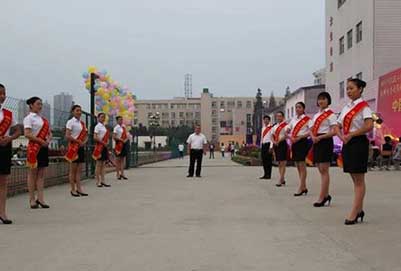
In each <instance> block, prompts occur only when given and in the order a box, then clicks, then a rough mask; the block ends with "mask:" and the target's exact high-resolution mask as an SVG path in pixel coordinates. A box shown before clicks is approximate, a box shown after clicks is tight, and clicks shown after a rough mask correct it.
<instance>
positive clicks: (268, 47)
mask: <svg viewBox="0 0 401 271" xmlns="http://www.w3.org/2000/svg"><path fill="white" fill-rule="evenodd" d="M0 34H1V41H0V49H1V51H0V82H2V83H3V84H5V85H6V86H7V89H8V94H9V95H10V96H14V97H18V98H21V97H27V96H30V95H33V94H39V95H41V96H42V97H44V98H45V99H48V100H51V101H52V98H51V97H52V95H53V94H55V93H58V92H61V91H66V92H70V93H72V94H73V95H74V98H75V100H76V101H77V102H79V103H82V104H84V105H87V103H88V102H87V101H88V96H87V92H86V91H85V90H84V86H83V79H82V77H81V74H82V72H83V71H85V70H86V69H87V67H88V66H89V65H95V66H97V67H99V69H106V70H107V71H109V72H110V74H111V76H112V77H113V79H115V80H117V81H119V82H120V83H122V84H126V85H127V86H129V87H130V88H132V89H133V90H134V93H135V94H136V95H137V96H138V98H139V99H150V98H170V97H173V96H182V95H183V92H184V90H183V89H184V74H185V73H191V74H192V76H193V93H194V96H199V93H200V92H201V89H202V88H203V87H208V88H209V89H210V90H211V92H213V93H214V94H215V95H216V96H249V95H252V96H253V95H255V93H256V89H257V88H261V89H263V91H264V95H269V94H270V92H271V91H272V90H274V91H275V93H276V94H283V93H284V89H285V87H286V86H287V85H289V86H290V87H291V89H295V88H297V87H300V86H302V85H307V84H311V83H312V81H313V78H312V72H314V71H315V70H317V69H319V68H321V67H323V66H324V63H325V59H324V46H325V44H324V1H322V0H307V1H295V0H280V1H277V0H248V1H244V0H201V1H200V0H197V1H194V0H185V1H184V0H168V1H167V0H153V1H152V0H113V1H112V0H108V1H106V0H96V1H93V0H86V1H83V0H69V1H56V0H40V1H33V0H2V1H1V15H0Z"/></svg>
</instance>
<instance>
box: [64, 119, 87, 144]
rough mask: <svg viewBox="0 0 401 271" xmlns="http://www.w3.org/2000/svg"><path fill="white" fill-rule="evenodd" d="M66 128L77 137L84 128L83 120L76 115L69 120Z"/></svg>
mask: <svg viewBox="0 0 401 271" xmlns="http://www.w3.org/2000/svg"><path fill="white" fill-rule="evenodd" d="M65 128H67V129H68V130H70V131H71V136H72V137H73V138H74V139H77V138H78V137H79V135H80V134H81V131H82V129H83V127H82V124H81V121H80V120H79V119H77V118H75V117H74V118H72V119H70V120H68V121H67V124H66V125H65Z"/></svg>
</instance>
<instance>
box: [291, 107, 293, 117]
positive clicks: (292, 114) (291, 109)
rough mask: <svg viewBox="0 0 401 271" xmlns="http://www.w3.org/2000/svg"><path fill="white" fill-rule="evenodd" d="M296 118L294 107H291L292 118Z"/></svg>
mask: <svg viewBox="0 0 401 271" xmlns="http://www.w3.org/2000/svg"><path fill="white" fill-rule="evenodd" d="M292 117H294V107H291V118H292Z"/></svg>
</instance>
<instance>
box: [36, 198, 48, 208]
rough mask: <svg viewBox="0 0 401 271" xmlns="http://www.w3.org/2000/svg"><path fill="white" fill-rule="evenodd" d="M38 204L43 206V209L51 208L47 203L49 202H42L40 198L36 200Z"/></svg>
mask: <svg viewBox="0 0 401 271" xmlns="http://www.w3.org/2000/svg"><path fill="white" fill-rule="evenodd" d="M36 204H38V205H39V206H40V207H42V208H43V209H49V208H50V206H49V205H47V204H45V203H42V202H40V201H39V200H36Z"/></svg>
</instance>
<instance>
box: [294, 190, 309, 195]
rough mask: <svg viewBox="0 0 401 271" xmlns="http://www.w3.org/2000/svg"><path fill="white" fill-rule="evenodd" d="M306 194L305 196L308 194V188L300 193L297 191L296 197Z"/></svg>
mask: <svg viewBox="0 0 401 271" xmlns="http://www.w3.org/2000/svg"><path fill="white" fill-rule="evenodd" d="M304 194H305V196H306V195H307V194H308V189H305V190H302V191H301V192H300V193H295V194H294V197H300V196H302V195H304Z"/></svg>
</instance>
